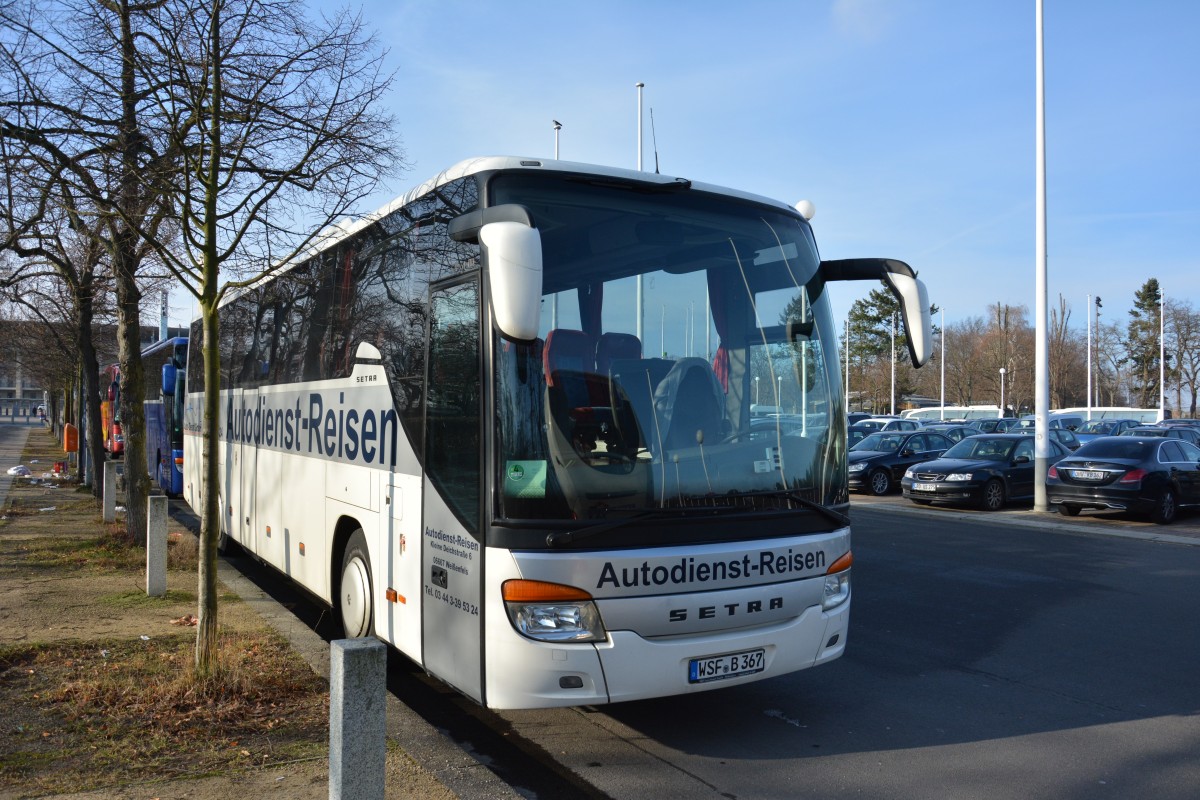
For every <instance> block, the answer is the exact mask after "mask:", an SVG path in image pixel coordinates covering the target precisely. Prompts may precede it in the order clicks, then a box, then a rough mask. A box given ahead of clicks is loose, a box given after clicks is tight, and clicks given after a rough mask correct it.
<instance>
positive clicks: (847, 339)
mask: <svg viewBox="0 0 1200 800" xmlns="http://www.w3.org/2000/svg"><path fill="white" fill-rule="evenodd" d="M849 410H850V317H846V411H849Z"/></svg>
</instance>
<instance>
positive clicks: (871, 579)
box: [233, 496, 1200, 800]
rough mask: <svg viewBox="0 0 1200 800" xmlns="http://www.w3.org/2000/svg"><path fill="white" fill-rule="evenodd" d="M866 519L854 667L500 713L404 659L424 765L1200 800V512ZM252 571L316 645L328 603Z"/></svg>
mask: <svg viewBox="0 0 1200 800" xmlns="http://www.w3.org/2000/svg"><path fill="white" fill-rule="evenodd" d="M851 515H852V518H853V522H854V534H853V535H854V551H855V559H856V560H855V566H854V598H853V603H854V606H853V613H852V622H851V631H850V643H849V646H848V648H847V653H846V655H845V656H844V657H843V658H842V659H840V660H838V661H835V662H833V663H831V664H828V665H825V666H822V667H818V668H816V669H813V670H809V671H806V672H801V673H796V674H794V675H790V676H785V677H783V678H779V679H775V680H772V681H766V682H762V683H757V684H750V685H747V686H743V687H737V688H728V689H722V690H717V691H713V692H707V693H702V694H699V695H693V696H690V697H682V698H667V699H663V700H657V701H649V702H639V703H628V704H622V705H616V706H605V707H597V708H578V709H552V710H546V711H522V712H503V713H493V712H489V711H485V710H483V709H480V708H478V707H477V706H474V705H473V704H472V703H470V701H467V700H465V699H464V698H462V697H461V696H459V695H457V694H456V693H454V692H452V691H450V690H449V689H446V688H445V687H443V686H441V685H440V684H439V683H437V682H436V681H432V680H431V679H428V678H426V677H425V676H423V675H422V674H421V671H420V669H419V668H418V667H416V666H415V665H413V664H411V662H408V661H407V659H403V658H402V657H399V656H397V657H395V658H392V659H390V665H389V688H390V689H391V691H392V693H393V695H394V696H396V697H398V698H400V700H401V701H402V702H403V703H404V704H406V705H407V706H408V707H409V708H411V709H412V710H414V711H415V712H416V715H417V716H419V717H421V718H423V720H424V721H425V725H427V726H429V725H431V726H433V728H434V729H436V731H438V732H440V734H439V736H438V737H435V738H440V740H441V744H440V745H434V746H433V748H432V749H429V750H428V751H427V752H418V753H417V757H418V760H419V761H421V762H422V763H423V764H426V765H427V766H429V767H430V768H433V769H434V770H435V771H437V772H439V774H441V775H443V776H446V780H447V783H448V784H450V785H454V784H455V783H457V780H454V775H453V774H447V770H446V769H445V768H444V767H443V768H439V766H438V765H439V763H440V762H445V763H446V764H449V763H458V762H462V766H461V767H458V768H456V769H457V771H458V773H459V774H465V773H470V772H471V771H472V767H471V766H470V764H471V763H474V764H476V765H479V766H482V767H484V768H485V770H487V771H491V772H493V773H494V774H495V775H497V776H499V778H500V780H501V781H502V782H504V783H508V784H509V785H510V786H511V787H512V788H513V789H514V790H515V794H516V795H519V796H522V797H526V798H540V799H541V800H548V799H549V798H558V797H564V798H565V797H571V798H577V797H580V796H591V797H605V796H606V797H611V798H622V799H623V798H644V797H653V798H655V800H668V799H669V798H688V799H689V800H690V799H691V798H714V799H715V798H738V799H739V800H746V799H747V798H780V797H788V798H843V797H845V798H849V797H855V798H921V800H927V799H929V798H954V799H955V800H970V799H971V798H986V799H987V800H1005V799H1006V798H1014V800H1015V799H1016V798H1020V799H1021V800H1027V799H1028V798H1055V799H1056V800H1060V799H1061V800H1090V799H1091V798H1105V797H1114V798H1122V799H1124V798H1129V797H1155V798H1156V799H1158V800H1173V799H1174V798H1179V799H1180V800H1183V799H1184V798H1187V799H1188V800H1192V799H1193V798H1195V797H1197V796H1200V790H1198V789H1197V787H1200V760H1198V759H1197V758H1196V757H1195V754H1196V753H1197V752H1200V718H1198V716H1197V712H1198V710H1200V673H1198V671H1197V670H1196V669H1195V665H1196V664H1197V663H1198V662H1200V637H1197V636H1196V633H1195V631H1196V622H1195V620H1196V619H1197V616H1198V612H1200V601H1198V600H1197V593H1196V591H1195V587H1196V585H1197V577H1198V576H1200V530H1197V529H1200V525H1198V524H1197V519H1196V518H1197V517H1200V515H1194V516H1191V517H1189V518H1187V519H1186V520H1184V521H1183V524H1176V525H1171V526H1155V525H1150V524H1148V523H1146V524H1143V523H1139V522H1137V521H1135V520H1113V519H1111V518H1109V517H1104V516H1101V517H1097V518H1094V519H1092V518H1089V517H1088V516H1087V515H1085V516H1083V517H1080V518H1076V519H1073V520H1068V519H1066V518H1063V517H1059V516H1058V515H1054V514H1035V513H1034V512H1032V511H1030V510H1028V509H1020V508H1017V509H1013V510H1010V511H1007V512H1002V513H999V514H987V513H983V512H973V511H959V510H951V509H940V508H933V509H929V508H918V507H916V506H914V505H913V504H911V503H909V502H907V501H904V500H903V499H901V498H899V497H891V498H863V497H858V496H856V497H855V498H854V502H853V505H852V512H851ZM239 561H240V562H243V563H241V564H238V568H239V569H243V570H244V571H246V572H247V573H248V574H251V575H253V574H255V573H258V575H257V577H256V578H255V580H257V581H258V583H259V586H260V587H263V588H264V589H266V590H267V591H269V592H270V593H271V594H272V595H273V596H275V597H276V599H277V600H279V601H282V602H284V603H286V605H287V606H288V608H289V609H292V610H294V611H295V612H296V613H297V614H299V615H300V617H301V618H302V619H305V618H306V617H307V618H308V624H311V625H313V626H314V627H316V628H317V629H318V630H320V623H319V622H318V621H319V620H320V619H321V617H322V616H324V615H326V614H327V610H323V609H321V608H319V607H315V606H313V605H312V604H311V603H310V602H307V601H306V600H305V599H304V597H305V596H304V595H303V593H297V592H296V590H294V589H293V590H290V591H289V590H288V588H287V587H286V584H283V583H282V582H280V581H278V579H277V577H276V576H274V575H273V573H271V572H270V571H266V570H261V569H258V568H256V567H254V565H252V564H248V563H244V562H246V561H247V560H246V559H235V560H234V562H233V563H235V564H236V563H237V562H239ZM306 608H307V609H308V610H307V611H306V610H305V609H306ZM318 645H319V642H318ZM318 649H319V648H318ZM406 713H410V712H406ZM406 724H407V723H406ZM405 739H411V734H409V735H408V736H404V737H402V738H401V741H404V740H405ZM409 744H414V743H413V742H411V741H410V742H409ZM430 744H433V742H432V741H431V742H430ZM406 746H407V745H406ZM439 752H441V753H444V755H439ZM479 766H477V767H475V769H478V768H479ZM471 794H473V790H467V792H466V794H465V795H464V796H470V795H471Z"/></svg>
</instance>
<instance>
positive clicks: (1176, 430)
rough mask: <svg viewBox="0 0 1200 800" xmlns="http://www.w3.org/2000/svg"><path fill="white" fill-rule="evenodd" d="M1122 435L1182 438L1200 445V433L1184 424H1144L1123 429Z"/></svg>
mask: <svg viewBox="0 0 1200 800" xmlns="http://www.w3.org/2000/svg"><path fill="white" fill-rule="evenodd" d="M1120 435H1121V436H1140V437H1142V438H1149V437H1152V436H1158V437H1162V438H1167V439H1182V440H1183V441H1185V442H1188V443H1190V444H1195V445H1200V433H1197V432H1196V431H1194V430H1192V429H1191V428H1189V427H1186V426H1184V425H1142V426H1140V427H1137V428H1129V429H1127V430H1124V431H1121V434H1120Z"/></svg>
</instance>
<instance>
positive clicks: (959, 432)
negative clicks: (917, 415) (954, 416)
mask: <svg viewBox="0 0 1200 800" xmlns="http://www.w3.org/2000/svg"><path fill="white" fill-rule="evenodd" d="M921 430H923V431H933V432H934V433H940V434H941V435H942V436H945V437H946V438H947V439H949V440H950V441H952V442H961V441H962V440H963V439H965V438H967V437H968V436H974V435H975V434H977V433H979V431H977V430H976V429H975V428H973V427H971V426H970V425H965V424H963V423H961V422H929V423H926V424H925V425H923V426H921Z"/></svg>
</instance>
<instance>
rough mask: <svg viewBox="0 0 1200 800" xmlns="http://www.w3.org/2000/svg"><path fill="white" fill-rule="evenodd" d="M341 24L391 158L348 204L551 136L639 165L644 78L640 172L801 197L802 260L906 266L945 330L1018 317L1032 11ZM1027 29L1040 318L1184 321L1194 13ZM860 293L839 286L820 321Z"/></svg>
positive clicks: (384, 18)
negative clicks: (364, 50) (365, 63)
mask: <svg viewBox="0 0 1200 800" xmlns="http://www.w3.org/2000/svg"><path fill="white" fill-rule="evenodd" d="M310 2H311V3H312V6H311V7H312V8H313V9H314V11H315V12H316V11H320V10H322V9H324V10H327V11H328V10H332V9H333V8H335V7H336V5H335V4H334V3H333V2H330V0H310ZM351 7H352V8H353V7H358V6H357V4H356V3H354V2H352V3H351ZM361 8H362V11H363V13H364V15H365V18H366V20H367V21H368V23H369V24H370V25H372V26H373V27H374V28H375V29H376V30H377V32H378V35H379V40H380V42H381V44H382V45H383V46H384V47H386V48H387V50H388V56H387V64H388V66H389V67H391V68H392V69H394V70H395V72H396V82H395V86H394V89H393V90H392V92H391V94H390V96H389V98H388V102H389V104H390V107H391V110H392V112H393V113H394V115H395V117H396V119H397V121H398V123H399V130H400V133H401V137H402V139H403V142H404V146H405V151H406V156H407V160H408V162H409V163H410V164H411V168H410V169H409V170H408V171H407V172H406V173H405V174H403V175H402V176H400V177H399V178H397V179H392V180H389V181H388V183H387V184H386V185H384V186H382V187H381V189H380V191H379V192H377V193H376V194H375V195H373V196H372V197H371V198H369V199H368V200H367V201H366V202H365V203H364V204H363V207H362V209H361V210H362V211H363V212H366V211H370V210H373V209H374V208H376V207H379V206H382V205H383V204H384V203H385V202H386V201H388V200H389V199H391V198H392V197H395V196H397V195H400V194H402V193H404V192H405V191H407V190H408V189H410V188H412V187H413V186H415V185H417V184H419V183H421V182H423V181H425V180H426V179H428V178H430V177H433V176H434V175H435V174H436V173H438V172H439V171H441V170H442V169H444V168H446V167H449V166H450V165H452V164H454V163H457V162H458V161H460V160H462V159H465V158H468V157H472V156H484V155H516V156H530V157H538V158H551V157H553V155H554V142H555V138H554V130H553V122H552V121H553V120H559V121H561V122H562V130H561V132H560V134H559V136H560V138H559V146H560V157H561V158H562V159H564V160H571V161H583V162H588V163H595V164H604V165H611V166H619V167H628V168H634V167H636V166H637V146H638V127H637V110H638V100H637V89H636V88H635V85H636V84H637V83H638V82H643V83H644V84H645V88H644V90H643V109H644V116H643V119H644V126H643V127H644V139H643V142H644V145H643V146H644V151H643V160H644V161H643V163H644V168H646V169H648V170H653V169H654V165H655V159H656V158H657V162H658V165H659V168H660V170H661V171H662V172H663V173H664V174H670V175H677V176H682V177H685V178H689V179H692V180H696V181H703V182H706V183H713V184H718V185H723V186H729V187H733V188H737V189H742V190H746V191H751V192H755V193H758V194H761V195H765V196H767V197H771V198H775V199H778V200H783V201H786V202H788V203H794V202H796V201H798V200H801V199H807V200H809V201H811V202H812V203H813V204H814V205H815V207H816V216H815V217H814V219H813V221H812V224H813V228H814V232H815V234H816V237H817V243H818V246H819V247H820V250H821V255H822V257H823V258H826V259H836V258H851V257H862V256H884V257H889V258H899V259H901V260H903V261H906V262H908V263H909V264H910V265H912V266H913V268H914V269H916V270H917V271H918V273H919V275H920V277H921V278H922V279H923V280H924V281H925V282H926V284H927V285H928V287H929V294H930V300H931V302H933V303H934V304H936V305H937V306H939V307H941V308H942V309H944V312H945V319H946V322H947V323H948V324H951V323H954V322H956V321H960V320H963V319H966V318H969V317H983V316H986V314H987V310H988V307H989V306H991V307H994V306H995V304H996V303H998V302H999V303H1004V304H1008V305H1012V306H1025V307H1027V308H1028V309H1029V312H1030V319H1032V314H1033V311H1034V309H1035V270H1036V252H1035V250H1036V244H1035V225H1036V220H1035V190H1036V179H1035V142H1036V138H1035V132H1036V116H1035V114H1036V73H1035V64H1036V61H1035V34H1036V24H1035V22H1036V17H1035V3H1034V0H790V1H789V2H756V0H740V2H738V3H729V2H709V0H690V2H686V3H684V2H655V1H654V0H639V1H638V2H625V1H624V0H608V1H607V2H601V3H597V2H588V3H584V2H562V0H560V1H559V2H540V1H535V0H504V1H503V2H487V1H485V0H370V1H369V2H366V3H365V4H362V5H361ZM1044 15H1045V17H1044V18H1045V28H1044V33H1045V65H1046V66H1045V73H1046V82H1045V86H1046V141H1047V220H1048V222H1047V243H1048V244H1047V253H1048V259H1047V264H1048V268H1047V276H1048V277H1047V280H1048V284H1047V285H1048V300H1049V305H1051V306H1055V307H1056V306H1057V304H1058V297H1059V295H1062V296H1063V297H1064V298H1065V300H1066V301H1067V303H1068V304H1069V308H1070V310H1071V313H1072V317H1071V324H1072V325H1074V326H1076V327H1078V328H1080V329H1082V328H1083V327H1084V326H1085V324H1086V323H1085V321H1084V320H1085V314H1086V307H1087V298H1088V296H1089V295H1091V296H1093V297H1095V296H1097V295H1098V296H1101V297H1103V298H1104V311H1103V312H1102V313H1103V314H1104V321H1105V322H1110V321H1113V320H1115V319H1120V320H1122V321H1125V320H1127V319H1128V316H1127V312H1128V309H1129V308H1130V307H1131V306H1132V302H1133V296H1134V293H1135V292H1136V291H1137V290H1138V289H1139V288H1140V287H1141V285H1142V284H1143V283H1144V282H1145V281H1146V280H1147V279H1148V278H1151V277H1155V278H1157V279H1158V280H1159V282H1160V283H1161V284H1162V287H1163V291H1164V293H1165V295H1166V296H1167V298H1168V300H1171V299H1186V300H1189V301H1191V302H1193V303H1195V304H1197V305H1200V256H1198V255H1197V253H1198V251H1200V156H1198V155H1197V150H1196V148H1197V144H1198V143H1200V89H1198V84H1200V47H1197V45H1196V39H1195V35H1196V31H1198V30H1200V3H1196V2H1194V0H1142V1H1141V2H1136V3H1134V2H1128V0H1125V1H1124V2H1117V1H1116V0H1045V10H1044ZM651 116H652V117H653V134H652V131H651ZM655 150H657V156H656V155H655ZM872 288H875V285H874V284H869V283H843V284H837V285H834V286H833V287H832V288H831V296H832V299H833V310H834V318H835V320H842V319H844V318H845V315H846V313H847V311H848V310H849V307H850V305H851V304H852V303H853V302H854V301H855V300H857V299H860V298H863V297H865V296H866V295H867V293H868V292H869V291H870V290H871V289H872ZM934 321H935V324H936V323H937V321H938V320H936V319H935V320H934Z"/></svg>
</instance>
